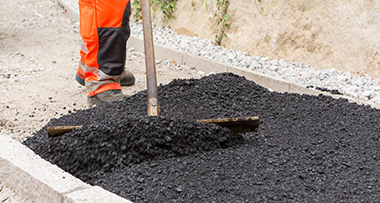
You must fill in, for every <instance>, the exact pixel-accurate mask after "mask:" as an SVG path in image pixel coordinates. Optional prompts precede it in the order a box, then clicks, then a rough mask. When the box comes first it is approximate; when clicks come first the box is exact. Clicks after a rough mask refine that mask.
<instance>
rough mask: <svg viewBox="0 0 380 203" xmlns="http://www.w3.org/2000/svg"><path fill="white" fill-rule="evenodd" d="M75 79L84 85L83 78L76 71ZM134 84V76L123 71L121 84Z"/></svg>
mask: <svg viewBox="0 0 380 203" xmlns="http://www.w3.org/2000/svg"><path fill="white" fill-rule="evenodd" d="M75 80H76V81H77V82H78V83H79V84H81V85H83V86H84V78H81V77H80V76H79V75H78V73H77V74H76V75H75ZM134 84H135V76H134V75H133V73H132V72H130V71H127V70H126V71H125V75H124V76H123V78H121V80H120V85H121V86H132V85H134Z"/></svg>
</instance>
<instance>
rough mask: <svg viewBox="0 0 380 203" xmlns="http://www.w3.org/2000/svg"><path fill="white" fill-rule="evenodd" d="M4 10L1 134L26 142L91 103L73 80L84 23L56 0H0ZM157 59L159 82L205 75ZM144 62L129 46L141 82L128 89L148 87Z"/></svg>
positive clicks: (130, 64) (131, 66)
mask: <svg viewBox="0 0 380 203" xmlns="http://www.w3.org/2000/svg"><path fill="white" fill-rule="evenodd" d="M0 10H1V12H0V85H1V90H0V110H1V113H0V133H1V134H5V135H9V136H11V137H13V138H15V139H17V140H19V141H22V140H24V139H25V138H26V137H27V136H31V135H33V133H34V132H35V131H36V130H39V129H40V128H41V127H42V126H44V125H45V124H46V123H47V122H48V121H49V120H50V119H52V118H58V117H61V116H62V115H65V114H70V113H72V112H75V111H77V110H79V109H85V108H87V105H86V101H87V100H86V93H85V88H84V87H82V86H81V85H79V84H78V83H77V82H76V81H75V79H74V75H75V73H76V69H77V65H78V60H79V47H80V42H81V40H80V34H79V23H77V22H73V21H71V20H70V19H69V18H67V17H65V13H64V11H63V9H62V8H60V7H59V6H58V5H57V3H56V2H55V1H52V0H44V1H38V0H12V1H8V0H0ZM132 34H133V30H132ZM156 62H157V80H158V84H160V83H162V84H166V83H168V82H170V81H172V80H173V79H174V78H192V77H195V78H196V77H200V74H199V73H198V71H197V70H195V69H193V68H189V67H186V66H177V65H175V64H173V63H171V62H170V61H160V60H158V59H156ZM144 63H145V59H144V54H143V53H139V52H134V51H133V50H128V53H127V62H126V68H127V69H128V70H130V71H132V72H133V73H134V74H135V77H136V84H135V85H134V86H132V87H125V88H123V92H124V93H125V94H127V95H132V94H134V93H136V92H138V91H140V90H143V89H145V88H146V85H145V64H144Z"/></svg>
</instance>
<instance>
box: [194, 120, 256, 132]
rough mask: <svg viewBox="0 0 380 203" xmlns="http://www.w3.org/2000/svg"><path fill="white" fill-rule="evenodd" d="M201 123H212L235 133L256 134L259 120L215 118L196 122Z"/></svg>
mask: <svg viewBox="0 0 380 203" xmlns="http://www.w3.org/2000/svg"><path fill="white" fill-rule="evenodd" d="M198 122H201V123H214V124H217V125H220V126H222V127H225V128H229V129H231V130H232V131H234V132H237V133H247V132H257V131H258V129H259V123H260V118H259V117H257V116H254V117H238V118H217V119H203V120H198Z"/></svg>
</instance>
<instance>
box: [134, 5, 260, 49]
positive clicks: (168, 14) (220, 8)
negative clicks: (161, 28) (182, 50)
mask: <svg viewBox="0 0 380 203" xmlns="http://www.w3.org/2000/svg"><path fill="white" fill-rule="evenodd" d="M177 1H178V0H151V4H150V5H151V6H152V8H153V10H154V11H161V12H162V14H163V17H162V19H161V20H162V22H167V21H168V20H170V19H172V18H175V16H174V15H173V13H174V12H175V11H176V10H177V7H176V6H177ZM140 2H141V0H134V1H133V4H132V5H133V8H134V9H135V13H134V15H133V17H134V19H135V21H139V20H141V19H142V15H141V3H140ZM261 3H262V0H257V1H256V0H255V5H256V7H257V8H258V10H259V11H263V10H264V8H263V7H262V6H260V4H261ZM192 4H194V2H193V3H192ZM203 4H204V5H206V8H207V7H208V4H207V0H202V5H203ZM229 5H230V0H216V8H217V10H216V11H215V12H213V17H215V18H217V21H216V22H217V27H218V31H217V34H216V35H215V44H217V45H221V44H222V40H223V39H226V38H228V36H227V34H226V31H227V30H228V29H229V28H230V27H231V25H230V23H229V19H230V17H231V16H230V15H229V14H228V7H229ZM210 20H212V18H211V17H210Z"/></svg>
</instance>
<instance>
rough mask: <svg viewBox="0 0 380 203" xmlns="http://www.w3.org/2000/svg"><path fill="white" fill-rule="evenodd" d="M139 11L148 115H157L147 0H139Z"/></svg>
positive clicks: (158, 111)
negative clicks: (142, 34) (141, 23)
mask: <svg viewBox="0 0 380 203" xmlns="http://www.w3.org/2000/svg"><path fill="white" fill-rule="evenodd" d="M141 12H142V22H143V33H144V50H145V67H146V83H147V96H148V102H147V106H148V116H159V115H160V105H159V103H158V94H157V77H156V61H155V58H154V44H153V32H152V21H151V17H150V5H149V0H141Z"/></svg>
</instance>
